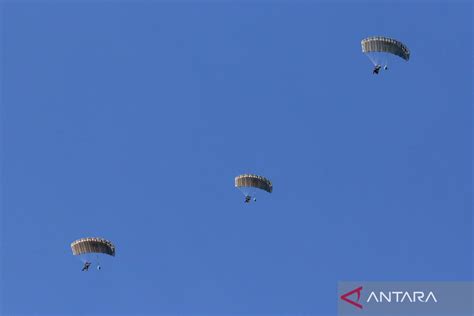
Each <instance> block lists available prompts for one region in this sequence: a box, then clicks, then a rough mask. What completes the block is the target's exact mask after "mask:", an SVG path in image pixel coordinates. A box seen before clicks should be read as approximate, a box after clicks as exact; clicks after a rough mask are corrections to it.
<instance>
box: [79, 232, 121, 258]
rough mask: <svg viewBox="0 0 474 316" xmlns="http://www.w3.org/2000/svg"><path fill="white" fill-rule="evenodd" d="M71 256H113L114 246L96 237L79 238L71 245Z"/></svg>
mask: <svg viewBox="0 0 474 316" xmlns="http://www.w3.org/2000/svg"><path fill="white" fill-rule="evenodd" d="M71 249H72V254H73V255H75V256H77V255H82V254H87V253H103V254H107V255H109V256H112V257H114V256H115V246H114V245H113V244H112V242H110V241H108V240H106V239H103V238H96V237H89V238H81V239H78V240H76V241H74V242H73V243H72V244H71Z"/></svg>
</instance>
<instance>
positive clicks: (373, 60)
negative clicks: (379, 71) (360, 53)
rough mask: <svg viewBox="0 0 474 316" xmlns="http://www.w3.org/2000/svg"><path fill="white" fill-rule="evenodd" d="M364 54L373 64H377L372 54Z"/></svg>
mask: <svg viewBox="0 0 474 316" xmlns="http://www.w3.org/2000/svg"><path fill="white" fill-rule="evenodd" d="M365 55H366V56H367V57H369V59H370V61H371V62H372V64H374V66H377V61H376V60H375V58H374V56H372V54H371V53H367V54H365Z"/></svg>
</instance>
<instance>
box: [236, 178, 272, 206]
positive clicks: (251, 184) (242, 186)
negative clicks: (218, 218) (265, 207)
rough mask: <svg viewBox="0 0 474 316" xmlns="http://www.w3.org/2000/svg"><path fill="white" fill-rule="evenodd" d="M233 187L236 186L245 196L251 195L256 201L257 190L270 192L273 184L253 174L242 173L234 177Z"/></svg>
mask: <svg viewBox="0 0 474 316" xmlns="http://www.w3.org/2000/svg"><path fill="white" fill-rule="evenodd" d="M235 187H236V188H238V189H239V190H240V191H242V193H243V194H244V195H245V197H246V202H248V200H247V198H248V197H253V198H254V200H255V201H256V195H257V192H258V191H259V190H264V191H266V192H268V193H272V191H273V185H272V183H271V181H270V180H268V179H267V178H265V177H262V176H257V175H255V174H243V175H240V176H237V177H235Z"/></svg>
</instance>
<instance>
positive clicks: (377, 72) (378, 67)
mask: <svg viewBox="0 0 474 316" xmlns="http://www.w3.org/2000/svg"><path fill="white" fill-rule="evenodd" d="M381 68H382V66H380V65H377V66H375V68H374V70H373V71H372V73H373V74H374V75H378V74H379V71H380V69H381Z"/></svg>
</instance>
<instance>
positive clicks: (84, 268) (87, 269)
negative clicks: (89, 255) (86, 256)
mask: <svg viewBox="0 0 474 316" xmlns="http://www.w3.org/2000/svg"><path fill="white" fill-rule="evenodd" d="M90 266H91V263H90V262H86V263H84V267H83V268H82V271H89V267H90Z"/></svg>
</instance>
